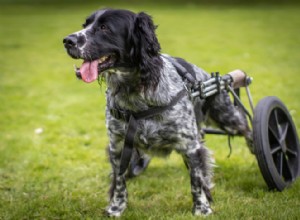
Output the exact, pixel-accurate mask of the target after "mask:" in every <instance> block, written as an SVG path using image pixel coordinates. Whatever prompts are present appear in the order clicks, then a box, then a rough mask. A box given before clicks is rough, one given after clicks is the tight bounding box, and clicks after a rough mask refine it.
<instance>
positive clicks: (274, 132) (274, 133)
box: [269, 124, 280, 144]
mask: <svg viewBox="0 0 300 220" xmlns="http://www.w3.org/2000/svg"><path fill="white" fill-rule="evenodd" d="M276 126H277V125H276ZM269 131H271V134H272V135H273V137H274V138H275V140H276V141H277V142H278V144H280V137H279V136H278V133H277V132H276V131H275V128H273V127H272V126H271V125H270V124H269Z"/></svg>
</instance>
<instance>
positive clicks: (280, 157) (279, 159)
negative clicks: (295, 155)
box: [276, 152, 283, 176]
mask: <svg viewBox="0 0 300 220" xmlns="http://www.w3.org/2000/svg"><path fill="white" fill-rule="evenodd" d="M276 165H277V170H278V172H279V175H280V176H282V167H283V153H282V152H281V153H280V154H278V155H277V164H276Z"/></svg>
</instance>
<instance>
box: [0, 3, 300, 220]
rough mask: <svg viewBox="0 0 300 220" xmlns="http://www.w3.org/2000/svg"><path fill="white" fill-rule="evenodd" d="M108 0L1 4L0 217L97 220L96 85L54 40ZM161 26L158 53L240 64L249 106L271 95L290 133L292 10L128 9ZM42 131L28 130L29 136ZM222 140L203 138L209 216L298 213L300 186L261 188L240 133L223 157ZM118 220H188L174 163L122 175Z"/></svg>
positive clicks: (295, 43)
mask: <svg viewBox="0 0 300 220" xmlns="http://www.w3.org/2000/svg"><path fill="white" fill-rule="evenodd" d="M102 6H110V5H109V4H108V3H101V2H100V3H91V4H87V3H86V4H71V5H68V4H59V3H56V4H48V5H47V7H45V6H43V5H42V4H35V5H30V4H27V5H26V4H19V5H18V4H17V5H14V4H3V5H1V7H0V25H1V31H0V39H1V40H0V50H1V57H0V103H1V104H0V113H1V114H0V219H5V220H6V219H105V217H104V216H103V215H102V211H103V209H104V208H105V206H106V205H107V190H108V187H109V178H108V176H109V173H110V166H109V163H108V161H107V156H106V152H105V148H106V145H107V143H108V139H107V136H106V129H105V122H104V120H105V119H104V109H105V100H104V93H105V92H104V91H105V87H104V86H103V87H102V89H99V86H98V85H97V83H94V84H91V85H87V84H84V83H82V82H81V81H78V80H76V79H75V76H74V73H73V64H74V63H76V64H80V61H74V60H71V59H70V58H69V57H68V56H67V55H66V53H65V51H64V49H63V45H62V38H63V37H64V36H66V35H67V34H69V33H71V32H74V31H75V30H78V29H80V24H81V23H82V22H83V20H84V18H85V17H86V16H87V15H88V14H89V13H90V12H92V11H94V10H95V9H97V8H100V7H102ZM113 6H114V7H123V8H124V7H126V8H128V9H131V10H134V11H142V10H143V11H146V12H148V13H150V14H152V15H153V17H154V20H155V22H156V23H157V24H158V25H159V28H158V30H157V34H158V38H159V40H160V42H161V46H162V48H163V52H164V53H169V54H172V55H174V56H181V57H184V58H186V59H187V60H189V61H191V62H193V63H196V64H198V65H199V66H201V67H202V68H204V69H206V70H207V71H220V72H221V73H226V72H227V71H230V70H232V69H235V68H242V69H244V70H246V71H247V72H248V73H249V74H250V75H251V76H253V77H254V83H253V85H252V86H251V91H252V95H253V98H254V100H255V103H257V102H258V100H260V99H261V98H263V97H265V96H268V95H275V96H278V97H280V98H281V99H282V100H283V102H284V103H285V104H286V105H287V106H288V108H289V109H290V112H291V114H292V116H293V118H294V122H295V124H296V126H297V128H298V131H299V129H300V102H299V97H300V89H299V85H298V84H299V81H300V75H299V67H300V66H299V60H300V54H299V50H300V38H299V34H300V29H299V26H300V16H299V14H300V7H299V6H298V5H280V6H276V5H272V4H270V5H259V4H258V5H250V6H239V5H230V6H225V5H201V4H200V5H194V4H192V5H191V4H181V5H177V4H175V5H174V4H173V5H157V4H149V5H148V4H128V5H125V4H124V3H120V5H118V4H116V3H115V5H113ZM39 130H40V131H42V132H38V131H39ZM226 143H227V140H226V138H225V137H219V136H209V137H207V145H208V146H209V147H210V148H211V149H212V150H213V151H214V156H215V158H216V163H217V168H216V169H215V178H214V181H215V183H216V186H215V188H214V190H213V197H214V199H215V202H214V204H213V209H214V210H215V214H214V215H212V216H210V217H208V218H207V219H298V218H299V216H300V210H299V206H300V199H299V198H300V181H299V180H298V181H296V182H295V184H293V185H292V187H290V188H288V189H287V190H285V191H284V192H281V193H278V192H269V191H268V190H267V187H266V184H265V182H264V180H263V178H262V176H261V174H260V171H259V169H258V166H257V163H256V160H255V158H254V156H252V155H251V154H250V153H249V152H248V150H247V148H246V145H245V143H244V140H243V139H241V138H235V139H234V141H233V143H232V144H233V153H232V155H231V157H230V158H229V159H228V158H227V154H228V153H229V149H228V147H227V144H226ZM128 191H129V196H130V197H129V199H130V202H129V207H128V209H127V211H126V212H125V213H124V216H123V218H122V219H193V217H192V215H191V214H190V209H191V205H192V202H191V196H190V185H189V176H188V173H187V171H186V170H185V167H184V165H183V163H182V161H181V158H180V157H179V156H178V155H176V154H172V155H171V157H170V158H169V159H168V160H163V159H157V158H155V159H153V161H152V162H151V165H150V167H149V169H148V170H147V172H146V173H145V174H143V175H142V176H140V177H139V178H137V179H134V180H131V181H129V182H128Z"/></svg>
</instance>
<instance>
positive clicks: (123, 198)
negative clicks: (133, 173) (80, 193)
mask: <svg viewBox="0 0 300 220" xmlns="http://www.w3.org/2000/svg"><path fill="white" fill-rule="evenodd" d="M109 158H110V162H111V165H112V169H113V174H112V182H111V188H110V204H109V206H108V207H107V208H106V213H107V215H108V216H111V217H119V216H121V214H122V213H123V212H124V210H125V209H126V207H127V190H126V182H125V175H119V166H120V158H121V152H119V151H117V148H115V147H114V145H113V144H110V146H109Z"/></svg>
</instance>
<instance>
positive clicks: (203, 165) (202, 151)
mask: <svg viewBox="0 0 300 220" xmlns="http://www.w3.org/2000/svg"><path fill="white" fill-rule="evenodd" d="M195 142H196V143H194V144H193V145H194V146H193V148H192V149H190V150H188V151H187V152H186V153H185V155H184V160H185V163H186V165H187V167H188V168H189V172H190V177H191V190H192V196H193V203H194V205H193V214H194V215H209V214H211V213H212V209H211V208H210V202H211V201H212V197H211V194H210V187H211V185H212V184H211V177H212V171H211V166H212V164H211V159H210V155H209V152H208V150H207V149H206V148H205V147H204V146H203V145H202V144H201V143H199V141H195Z"/></svg>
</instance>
